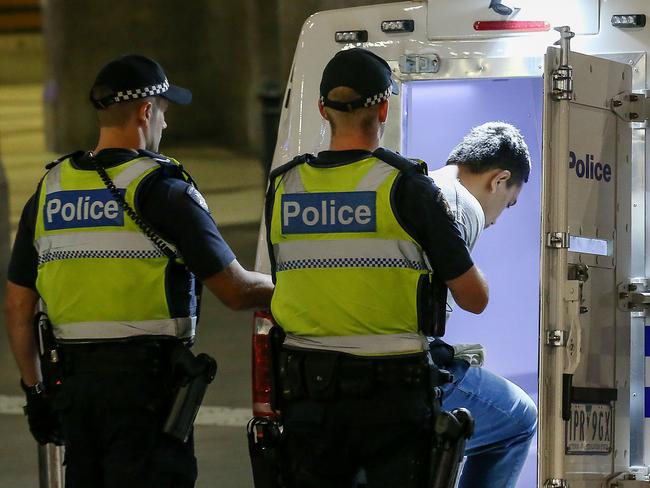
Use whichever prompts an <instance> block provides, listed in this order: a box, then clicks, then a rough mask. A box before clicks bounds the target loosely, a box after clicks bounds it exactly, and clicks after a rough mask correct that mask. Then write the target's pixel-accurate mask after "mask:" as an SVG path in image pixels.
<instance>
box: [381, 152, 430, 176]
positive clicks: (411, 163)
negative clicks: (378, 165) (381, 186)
mask: <svg viewBox="0 0 650 488" xmlns="http://www.w3.org/2000/svg"><path fill="white" fill-rule="evenodd" d="M372 155H373V156H374V157H376V158H377V159H381V160H382V161H383V162H384V163H386V164H390V165H391V166H392V167H393V168H395V169H398V170H400V171H403V172H415V173H421V174H424V175H426V174H427V172H428V171H427V164H426V163H425V162H424V161H422V160H421V159H410V158H406V157H404V156H402V155H401V154H399V153H396V152H393V151H390V150H388V149H386V148H383V147H380V148H378V149H375V151H374V152H373V153H372Z"/></svg>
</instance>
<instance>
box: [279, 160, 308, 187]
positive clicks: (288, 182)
mask: <svg viewBox="0 0 650 488" xmlns="http://www.w3.org/2000/svg"><path fill="white" fill-rule="evenodd" d="M298 168H299V166H296V167H295V168H291V169H290V170H289V171H287V172H286V173H285V174H284V177H283V178H282V183H284V193H304V192H305V185H304V184H303V182H302V177H301V176H300V171H299V169H298Z"/></svg>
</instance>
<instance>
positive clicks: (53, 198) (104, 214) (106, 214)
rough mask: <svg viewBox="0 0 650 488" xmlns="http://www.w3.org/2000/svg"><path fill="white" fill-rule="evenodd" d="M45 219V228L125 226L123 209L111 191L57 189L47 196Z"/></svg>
mask: <svg viewBox="0 0 650 488" xmlns="http://www.w3.org/2000/svg"><path fill="white" fill-rule="evenodd" d="M119 192H120V193H121V194H122V196H124V190H119ZM43 222H44V224H45V230H57V229H75V228H80V227H123V226H124V210H122V207H121V206H120V204H119V203H118V202H117V200H115V198H114V197H113V195H111V192H109V191H108V190H69V191H58V192H55V193H50V194H49V195H47V197H46V199H45V205H44V206H43Z"/></svg>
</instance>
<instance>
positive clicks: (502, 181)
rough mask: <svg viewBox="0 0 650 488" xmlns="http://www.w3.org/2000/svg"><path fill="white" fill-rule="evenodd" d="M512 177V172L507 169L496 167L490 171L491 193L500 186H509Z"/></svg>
mask: <svg viewBox="0 0 650 488" xmlns="http://www.w3.org/2000/svg"><path fill="white" fill-rule="evenodd" d="M511 177H512V173H511V172H510V171H508V170H507V169H495V170H493V171H492V172H491V173H490V181H489V186H490V193H496V192H497V190H498V189H499V187H500V186H502V185H503V187H506V186H507V182H508V180H509V179H510V178H511Z"/></svg>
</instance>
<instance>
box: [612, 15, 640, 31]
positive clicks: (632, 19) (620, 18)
mask: <svg viewBox="0 0 650 488" xmlns="http://www.w3.org/2000/svg"><path fill="white" fill-rule="evenodd" d="M645 22H646V18H645V14H627V15H612V25H613V26H614V27H620V28H622V29H629V28H631V27H645Z"/></svg>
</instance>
